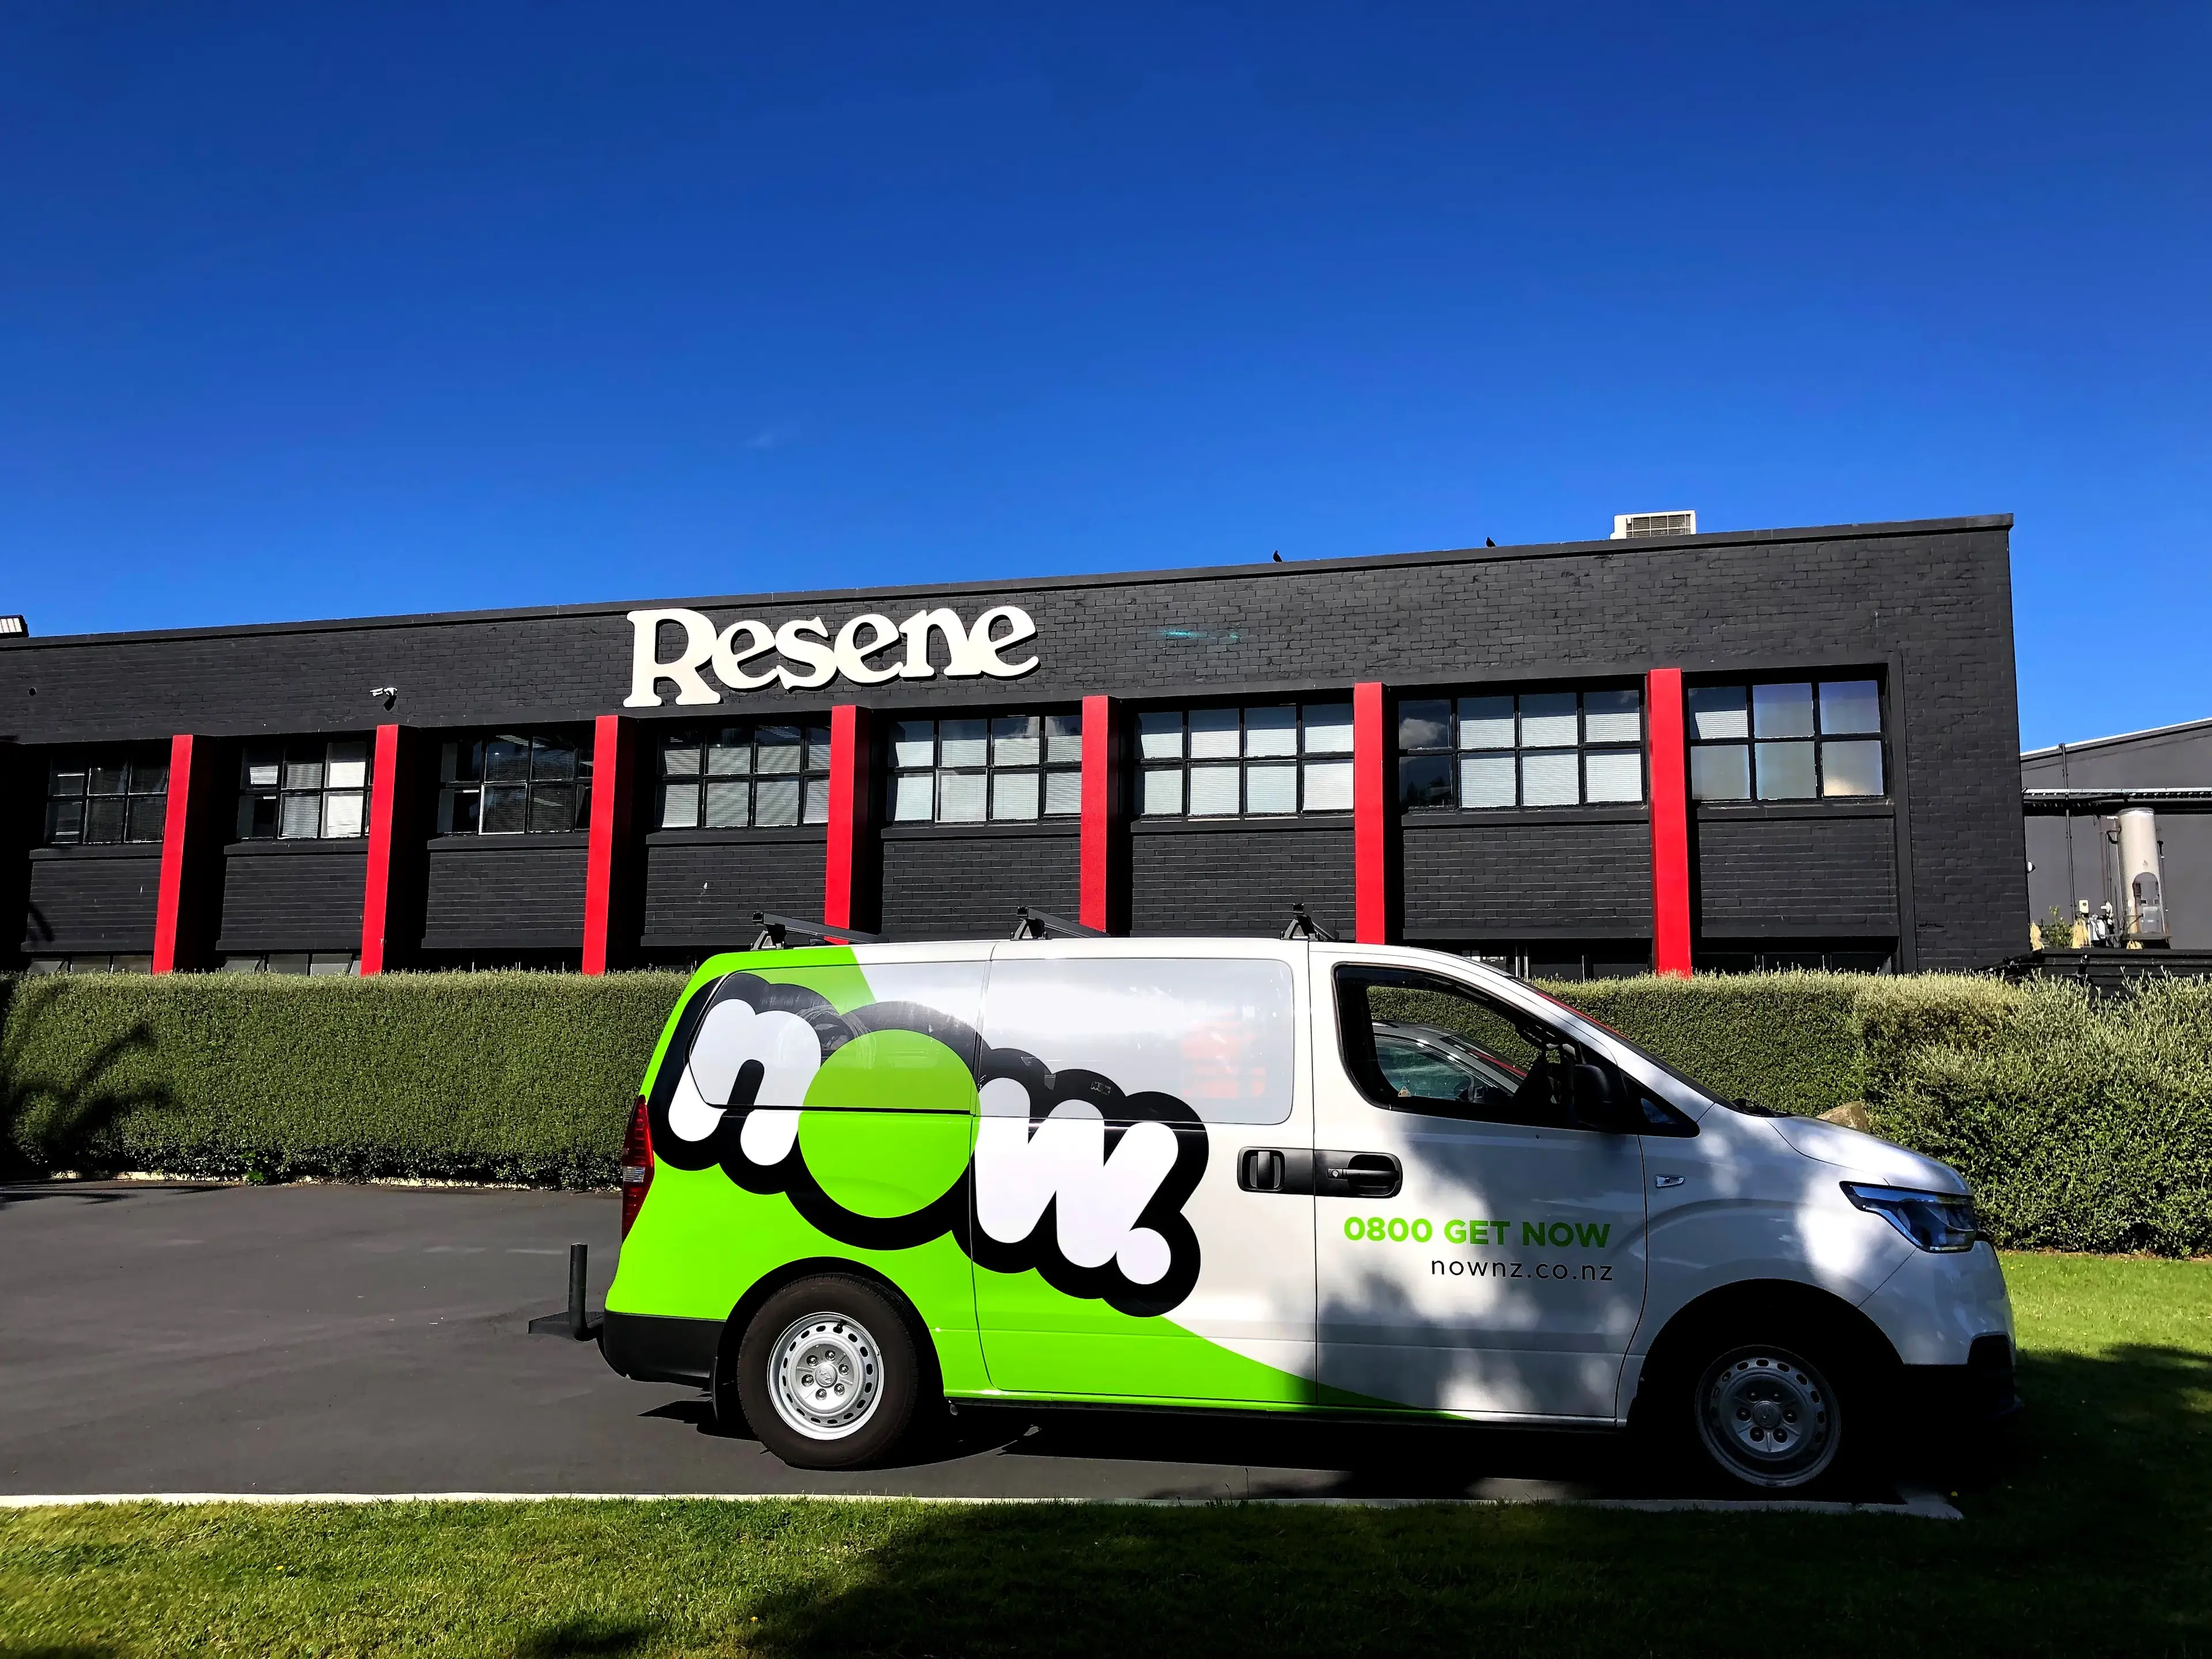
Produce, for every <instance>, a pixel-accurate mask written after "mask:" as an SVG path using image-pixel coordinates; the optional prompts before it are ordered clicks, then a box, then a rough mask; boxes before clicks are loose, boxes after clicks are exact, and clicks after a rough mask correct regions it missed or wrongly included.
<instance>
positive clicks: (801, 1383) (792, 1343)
mask: <svg viewBox="0 0 2212 1659" xmlns="http://www.w3.org/2000/svg"><path fill="white" fill-rule="evenodd" d="M736 1369H737V1384H738V1404H739V1405H740V1406H741V1407H744V1414H745V1420H746V1421H747V1422H748V1423H749V1424H750V1425H751V1427H752V1431H753V1432H754V1433H755V1434H757V1435H758V1436H759V1437H760V1440H761V1443H762V1444H763V1445H764V1446H766V1447H767V1448H768V1449H769V1450H770V1451H772V1452H774V1453H775V1455H777V1456H778V1457H781V1459H782V1460H783V1461H784V1462H787V1463H788V1464H790V1465H792V1466H793V1468H802V1469H850V1468H860V1467H861V1466H862V1465H864V1464H866V1463H871V1462H875V1461H876V1460H878V1458H881V1457H883V1456H884V1455H887V1454H888V1453H889V1452H890V1450H891V1449H892V1448H893V1447H895V1446H896V1445H897V1443H899V1442H900V1441H901V1440H902V1438H904V1437H905V1435H906V1431H907V1429H908V1425H911V1424H912V1422H913V1420H914V1415H915V1403H916V1401H917V1400H918V1398H919V1396H920V1393H921V1365H920V1364H919V1358H918V1356H917V1355H916V1353H915V1343H914V1337H913V1335H912V1334H911V1332H910V1330H909V1329H908V1324H907V1321H906V1319H905V1317H904V1316H903V1315H902V1313H901V1312H900V1310H898V1309H897V1308H896V1307H895V1306H893V1305H892V1304H891V1301H890V1297H886V1296H885V1295H884V1293H883V1292H882V1291H879V1290H878V1289H877V1288H876V1286H874V1285H871V1284H870V1283H869V1282H868V1281H867V1280H866V1279H857V1278H851V1277H848V1276H847V1275H845V1274H842V1273H824V1274H822V1275H820V1276H818V1277H816V1278H812V1279H799V1280H798V1281H797V1282H796V1283H794V1284H790V1285H785V1286H784V1287H783V1289H781V1290H780V1291H777V1292H776V1293H775V1295H774V1296H772V1297H769V1299H768V1301H767V1302H766V1303H764V1304H763V1305H762V1307H761V1310H760V1311H759V1312H758V1313H757V1314H755V1315H754V1316H753V1320H752V1323H751V1324H750V1325H748V1326H747V1327H746V1328H745V1334H744V1340H743V1341H742V1342H741V1343H740V1344H739V1345H738V1361H737V1368H736Z"/></svg>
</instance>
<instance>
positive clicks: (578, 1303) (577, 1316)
mask: <svg viewBox="0 0 2212 1659" xmlns="http://www.w3.org/2000/svg"><path fill="white" fill-rule="evenodd" d="M591 1249H592V1247H591V1246H590V1245H588V1244H571V1245H570V1246H569V1247H568V1334H569V1335H570V1336H572V1337H574V1338H575V1339H576V1340H577V1341H579V1342H581V1341H583V1340H585V1339H586V1338H587V1337H589V1336H590V1335H591V1334H592V1333H591V1328H590V1327H589V1326H588V1325H587V1324H586V1322H585V1319H584V1264H585V1258H586V1257H587V1256H588V1255H590V1254H591Z"/></svg>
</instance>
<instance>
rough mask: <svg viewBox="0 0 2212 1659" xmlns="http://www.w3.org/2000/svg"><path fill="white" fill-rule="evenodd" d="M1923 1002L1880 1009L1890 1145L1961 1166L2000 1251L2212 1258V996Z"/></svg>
mask: <svg viewBox="0 0 2212 1659" xmlns="http://www.w3.org/2000/svg"><path fill="white" fill-rule="evenodd" d="M1998 992H2001V993H2002V994H2001V995H2000V994H1996V993H1998ZM1909 1002H1910V999H1909V998H1908V997H1903V996H1899V995H1898V994H1897V993H1896V989H1895V987H1893V986H1892V987H1881V988H1880V989H1876V990H1870V991H1869V994H1868V996H1867V998H1866V1003H1867V1012H1866V1017H1865V1018H1866V1027H1867V1039H1868V1040H1867V1052H1868V1057H1869V1070H1870V1072H1871V1073H1872V1082H1873V1086H1872V1088H1871V1089H1870V1091H1869V1104H1870V1105H1871V1107H1872V1110H1873V1117H1874V1127H1875V1133H1878V1134H1881V1135H1884V1136H1887V1138H1889V1139H1893V1140H1896V1141H1899V1142H1900V1143H1902V1144H1903V1145H1905V1146H1911V1147H1912V1148H1914V1149H1915V1150H1916V1151H1918V1152H1926V1153H1928V1154H1929V1156H1930V1157H1932V1158H1942V1160H1943V1161H1944V1162H1945V1163H1947V1164H1952V1165H1954V1167H1955V1168H1956V1169H1957V1170H1959V1171H1960V1174H1962V1175H1964V1176H1966V1179H1967V1180H1968V1181H1969V1182H1972V1184H1973V1187H1974V1193H1975V1200H1976V1203H1977V1205H1978V1208H1979V1209H1980V1212H1981V1213H1982V1216H1983V1218H1984V1225H1985V1226H1986V1227H1987V1228H1988V1230H1989V1231H1990V1235H1991V1236H1992V1237H1994V1238H1996V1241H1997V1242H1998V1243H2001V1244H2007V1245H2015V1246H2021V1247H2026V1248H2032V1249H2057V1250H2100V1251H2131V1250H2148V1251H2152V1252H2154V1253H2156V1254H2158V1255H2207V1254H2212V984H2206V983H2204V982H2203V981H2174V980H2148V981H2143V982H2142V984H2141V985H2140V986H2139V987H2137V988H2136V989H2135V990H2134V992H2133V994H2130V995H2128V996H2124V997H2114V998H2110V999H2107V1000H2103V1001H2093V1000H2091V999H2090V998H2089V997H2088V996H2087V994H2085V993H2084V992H2083V991H2082V990H2081V988H2080V987H2077V986H2075V985H2071V984H2068V983H2064V982H2057V981H2046V982H2044V983H2041V984H2038V985H2034V986H2032V987H1993V992H1992V994H1990V996H1988V997H1987V998H1985V999H1984V1000H1979V1001H1978V1002H1977V1003H1976V1004H1973V1005H1971V1006H1962V1007H1959V1008H1955V1009H1954V1010H1952V1011H1951V1013H1952V1019H1951V1022H1950V1023H1949V1024H1945V1023H1943V1022H1941V1021H1937V1020H1936V1019H1933V1018H1931V1017H1930V1016H1929V1012H1928V1011H1927V1010H1925V1009H1924V1008H1911V1007H1910V1006H1907V1005H1909Z"/></svg>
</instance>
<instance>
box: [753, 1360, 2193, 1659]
mask: <svg viewBox="0 0 2212 1659" xmlns="http://www.w3.org/2000/svg"><path fill="white" fill-rule="evenodd" d="M2022 1387H2023V1393H2024V1394H2025V1395H2027V1400H2028V1412H2027V1414H2026V1416H2025V1417H2024V1418H2023V1419H2021V1420H2019V1421H2018V1422H2017V1423H2016V1424H2015V1425H2014V1426H2013V1427H2011V1428H2010V1429H2008V1431H2005V1433H2004V1435H2003V1437H2002V1441H2001V1442H2000V1449H1999V1450H1998V1451H1997V1452H1996V1453H1995V1454H1994V1455H1992V1456H1990V1458H1988V1459H1987V1460H1986V1461H1985V1462H1984V1474H1983V1478H1982V1480H1981V1482H1980V1484H1979V1486H1978V1488H1977V1487H1976V1486H1962V1487H1959V1488H1955V1489H1954V1490H1958V1491H1960V1493H1961V1496H1962V1507H1963V1508H1964V1510H1965V1511H1966V1520H1965V1521H1963V1522H1933V1521H1924V1520H1911V1519H1905V1518H1901V1517H1900V1518H1872V1517H1869V1518H1865V1519H1859V1518H1853V1519H1848V1520H1846V1519H1839V1518H1833V1517H1827V1516H1796V1515H1788V1514H1770V1513H1744V1514H1737V1515H1725V1514H1723V1515H1715V1514H1710V1513H1694V1514H1692V1513H1676V1514H1660V1515H1650V1514H1637V1513H1630V1512H1623V1511H1618V1510H1591V1509H1585V1508H1571V1507H1564V1506H1559V1505H1516V1506H1509V1507H1504V1508H1494V1509H1486V1508H1477V1509H1465V1508H1462V1509H1449V1510H1442V1509H1427V1508H1407V1509H1380V1510H1378V1509H1341V1508H1323V1507H1310V1506H1309V1507H1288V1508H1282V1509H1275V1510H1257V1511H1255V1510H1251V1509H1249V1508H1224V1509H1206V1508H1200V1509H1178V1510H1152V1509H1121V1510H1116V1509H1103V1510H1102V1509H1095V1508H1086V1509H1073V1508H1071V1509H1053V1508H1049V1507H1046V1508H1036V1507H1028V1506H1012V1507H988V1508H976V1509H965V1508H953V1509H920V1510H912V1511H908V1512H905V1513H903V1514H902V1515H899V1516H896V1519H895V1520H894V1521H893V1522H891V1523H890V1524H889V1525H887V1526H886V1528H885V1529H884V1534H883V1536H882V1539H881V1541H880V1542H879V1543H878V1545H876V1547H873V1548H872V1550H871V1551H870V1552H868V1553H866V1554H865V1555H863V1556H861V1557H860V1558H858V1559H854V1562H853V1563H852V1565H851V1567H850V1568H849V1570H848V1571H845V1572H844V1573H843V1574H842V1577H810V1578H809V1579H808V1580H807V1582H806V1583H805V1584H804V1585H803V1586H799V1587H794V1588H792V1589H787V1590H785V1591H783V1592H782V1593H781V1594H779V1595H775V1596H773V1597H771V1598H770V1599H769V1601H767V1602H766V1603H765V1604H763V1605H762V1606H761V1607H760V1609H759V1610H760V1613H761V1618H762V1623H761V1626H760V1630H761V1632H762V1634H761V1636H760V1637H759V1638H757V1640H758V1642H759V1644H760V1645H763V1646H764V1647H766V1648H767V1649H768V1650H771V1651H776V1652H821V1651H835V1652H839V1653H849V1654H870V1653H888V1652H897V1653H909V1652H917V1653H918V1652H939V1653H1032V1652H1070V1653H1087V1652H1102V1653H1103V1652H1109V1651H1113V1652H1129V1651H1142V1652H1145V1653H1147V1654H1152V1653H1180V1652H1193V1653H1204V1654H1206V1655H1209V1656H1218V1655H1219V1654H1222V1653H1224V1652H1247V1651H1258V1650H1274V1651H1282V1652H1299V1653H1307V1652H1362V1651H1383V1650H1388V1651H1402V1650H1407V1648H1408V1647H1413V1648H1429V1647H1434V1646H1437V1644H1439V1642H1440V1641H1442V1642H1443V1644H1444V1645H1447V1646H1449V1648H1450V1649H1451V1650H1454V1651H1459V1650H1468V1649H1473V1650H1478V1651H1481V1652H1484V1653H1485V1654H1489V1653H1491V1652H1492V1651H1495V1652H1498V1653H1500V1654H1506V1653H1519V1652H1524V1651H1537V1650H1541V1651H1542V1652H1544V1653H1546V1654H1547V1655H1558V1654H1561V1653H1571V1652H1627V1651H1633V1652H1638V1653H1642V1652H1658V1653H1668V1652H1697V1653H1699V1654H1710V1653H1712V1652H1714V1651H1741V1650H1743V1649H1744V1648H1745V1647H1746V1646H1747V1644H1749V1645H1755V1646H1759V1647H1771V1648H1773V1649H1774V1650H1778V1651H1788V1652H1790V1653H1793V1654H1794V1653H1800V1652H1851V1653H1854V1654H1857V1655H1861V1656H1863V1655H1864V1654H1865V1653H1867V1652H1869V1651H1875V1650H1887V1648H1889V1647H1892V1646H1894V1645H1895V1644H1896V1638H1897V1637H1898V1635H1899V1633H1900V1632H1907V1631H1909V1632H1911V1643H1912V1645H1913V1646H1914V1647H1915V1648H1917V1649H1923V1650H1926V1649H1936V1648H1942V1647H1949V1648H1952V1649H1954V1650H1960V1651H1966V1652H1989V1651H1999V1650H2003V1651H2015V1652H2021V1653H2042V1652H2057V1651H2062V1650H2063V1651H2064V1652H2066V1653H2068V1654H2069V1655H2070V1656H2075V1659H2078V1656H2080V1655H2081V1654H2084V1653H2106V1652H2115V1651H2123V1650H2126V1651H2134V1652H2142V1653H2166V1652H2176V1653H2179V1652H2191V1653H2196V1652H2203V1651H2205V1650H2208V1649H2212V1356H2208V1355H2206V1354H2203V1353H2198V1352H2187V1351H2184V1350H2179V1349H2174V1348H2159V1347H2144V1346H2136V1347H2128V1348H2121V1349H2117V1350H2113V1351H2111V1352H2107V1353H2106V1354H2104V1355H2102V1356H2100V1357H2095V1358H2090V1357H2084V1356H2071V1355H2063V1356H2049V1355H2042V1356H2037V1355H2031V1356H2028V1357H2027V1358H2026V1359H2025V1360H2024V1361H2023V1364H2022ZM1447 1638H1448V1639H1447Z"/></svg>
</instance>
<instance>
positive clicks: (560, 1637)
mask: <svg viewBox="0 0 2212 1659" xmlns="http://www.w3.org/2000/svg"><path fill="white" fill-rule="evenodd" d="M659 1628H660V1627H659V1626H658V1625H657V1624H653V1623H651V1622H649V1621H647V1620H642V1619H568V1620H562V1622H561V1623H560V1624H557V1625H550V1626H547V1627H546V1628H545V1629H544V1630H540V1631H533V1632H531V1633H530V1634H529V1635H527V1636H526V1637H524V1638H522V1640H521V1641H520V1643H519V1644H516V1647H515V1650H514V1659H617V1656H620V1655H623V1654H631V1653H642V1652H644V1651H645V1649H646V1645H647V1644H648V1643H649V1642H651V1641H652V1640H653V1637H654V1636H655V1635H657V1634H658V1633H659Z"/></svg>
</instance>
